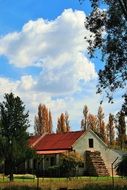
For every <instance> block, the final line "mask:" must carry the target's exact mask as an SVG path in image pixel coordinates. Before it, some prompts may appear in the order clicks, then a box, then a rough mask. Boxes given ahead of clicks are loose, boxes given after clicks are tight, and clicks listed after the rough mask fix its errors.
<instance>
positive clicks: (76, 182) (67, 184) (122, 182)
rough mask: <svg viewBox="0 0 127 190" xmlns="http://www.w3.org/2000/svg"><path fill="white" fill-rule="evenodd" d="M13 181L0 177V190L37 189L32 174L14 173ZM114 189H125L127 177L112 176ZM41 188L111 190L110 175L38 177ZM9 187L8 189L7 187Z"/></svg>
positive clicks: (49, 189) (53, 189)
mask: <svg viewBox="0 0 127 190" xmlns="http://www.w3.org/2000/svg"><path fill="white" fill-rule="evenodd" d="M14 177H15V178H14V182H11V183H10V182H9V179H8V178H7V177H5V178H4V179H3V177H2V176H1V177H0V190H10V189H11V190H34V189H37V179H36V178H35V176H32V175H16V176H14ZM114 184H115V188H114V190H125V189H127V179H125V178H121V177H115V178H114ZM39 187H40V189H41V190H58V189H60V188H67V189H80V190H109V189H110V190H112V189H113V185H112V178H111V177H75V178H70V179H68V178H39ZM9 188H10V189H9Z"/></svg>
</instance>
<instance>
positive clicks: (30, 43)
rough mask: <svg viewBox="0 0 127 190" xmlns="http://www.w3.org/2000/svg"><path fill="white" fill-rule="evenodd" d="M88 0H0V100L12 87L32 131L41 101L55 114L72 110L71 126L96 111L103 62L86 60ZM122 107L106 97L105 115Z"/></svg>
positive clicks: (75, 126)
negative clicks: (85, 113)
mask: <svg viewBox="0 0 127 190" xmlns="http://www.w3.org/2000/svg"><path fill="white" fill-rule="evenodd" d="M88 2H89V1H88V0H87V1H86V3H85V4H83V5H80V4H79V2H78V0H61V1H60V0H53V1H52V0H46V1H45V2H43V1H42V0H38V1H35V0H18V1H16V0H11V1H10V0H0V101H2V100H3V95H4V93H10V92H13V93H14V94H16V95H19V96H20V97H21V99H22V100H23V101H24V103H25V105H26V108H27V109H28V110H29V113H30V123H31V128H30V131H33V124H34V116H35V114H37V107H38V105H39V103H42V104H46V105H47V107H48V108H49V109H50V110H51V112H52V114H53V124H54V130H55V127H56V121H57V117H58V116H59V115H60V114H61V113H62V112H65V111H68V113H69V115H70V123H71V127H72V129H73V130H79V129H80V122H81V119H82V110H83V106H84V105H88V108H89V111H90V112H91V113H93V114H97V109H98V106H99V102H100V99H101V98H102V97H100V96H99V95H96V84H97V72H98V70H99V69H100V68H102V67H103V64H102V63H101V62H100V60H98V59H93V60H90V59H89V57H88V55H87V47H88V44H87V42H86V41H85V39H84V36H86V37H89V36H90V32H89V31H88V30H87V29H86V28H85V27H84V21H85V19H86V15H87V14H88V13H89V11H90V4H89V3H88ZM120 106H121V100H120V98H119V96H117V98H116V101H115V104H113V105H110V104H108V103H107V101H104V104H103V109H104V111H105V119H106V118H107V117H108V114H109V112H113V113H116V112H117V111H118V110H119V108H120Z"/></svg>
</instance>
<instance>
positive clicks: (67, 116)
mask: <svg viewBox="0 0 127 190" xmlns="http://www.w3.org/2000/svg"><path fill="white" fill-rule="evenodd" d="M65 125H66V128H67V131H70V128H71V127H70V121H69V114H68V112H65Z"/></svg>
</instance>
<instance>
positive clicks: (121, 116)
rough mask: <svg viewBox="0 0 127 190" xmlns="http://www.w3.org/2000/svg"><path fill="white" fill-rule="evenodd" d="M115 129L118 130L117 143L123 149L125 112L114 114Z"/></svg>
mask: <svg viewBox="0 0 127 190" xmlns="http://www.w3.org/2000/svg"><path fill="white" fill-rule="evenodd" d="M116 129H117V132H118V145H119V146H120V148H121V149H123V148H124V145H125V141H126V122H125V113H124V112H122V111H120V112H118V113H117V115H116Z"/></svg>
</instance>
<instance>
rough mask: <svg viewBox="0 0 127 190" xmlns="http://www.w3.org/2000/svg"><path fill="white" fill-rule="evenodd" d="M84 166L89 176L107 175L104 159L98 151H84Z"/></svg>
mask: <svg viewBox="0 0 127 190" xmlns="http://www.w3.org/2000/svg"><path fill="white" fill-rule="evenodd" d="M86 166H87V172H88V175H90V176H109V172H108V170H107V168H106V166H105V163H104V160H103V159H102V157H101V153H100V152H99V151H95V152H91V151H86Z"/></svg>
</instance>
